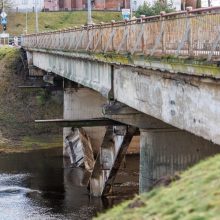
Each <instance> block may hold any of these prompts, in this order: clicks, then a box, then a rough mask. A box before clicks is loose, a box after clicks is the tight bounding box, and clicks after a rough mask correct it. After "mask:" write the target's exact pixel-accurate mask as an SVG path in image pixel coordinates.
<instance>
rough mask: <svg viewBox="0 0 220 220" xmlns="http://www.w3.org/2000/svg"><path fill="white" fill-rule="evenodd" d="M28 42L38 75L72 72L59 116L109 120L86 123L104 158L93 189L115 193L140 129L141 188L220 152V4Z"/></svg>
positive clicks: (35, 36) (32, 66)
mask: <svg viewBox="0 0 220 220" xmlns="http://www.w3.org/2000/svg"><path fill="white" fill-rule="evenodd" d="M22 47H23V48H24V49H25V50H26V51H27V58H28V64H29V69H30V76H36V75H38V76H42V77H44V79H46V81H47V82H50V83H51V84H53V83H54V78H55V77H56V76H59V77H62V78H64V79H65V80H64V121H62V120H61V121H59V122H58V121H55V123H61V122H64V123H63V126H65V123H66V124H67V122H68V125H70V124H71V123H70V122H71V121H74V120H75V123H76V120H84V121H85V120H87V119H89V121H93V120H94V121H96V122H97V118H99V120H98V121H99V124H98V123H97V124H93V125H91V124H90V125H91V126H90V125H88V123H85V125H84V126H83V124H82V126H81V127H85V131H86V133H87V134H88V136H89V137H90V138H91V142H92V146H93V153H94V155H95V159H96V160H95V164H93V165H92V167H93V168H94V169H93V173H92V175H91V180H90V187H91V193H92V194H93V195H103V194H106V193H108V192H109V190H110V188H111V185H112V183H113V181H114V178H115V174H116V173H117V170H118V168H119V166H120V163H121V161H122V159H123V156H124V155H125V153H126V150H127V147H128V145H129V144H130V142H131V141H132V137H133V136H134V135H136V134H137V130H140V155H141V156H140V158H141V161H140V192H143V191H145V190H148V189H149V188H150V187H151V186H152V184H153V183H154V182H155V180H156V179H158V178H160V177H161V176H163V175H167V174H172V173H174V172H175V171H178V170H181V169H184V168H186V167H187V166H188V165H189V164H193V163H195V162H196V161H198V160H199V159H201V158H203V157H204V155H206V156H207V155H211V154H214V153H216V152H219V151H220V148H219V146H218V145H219V144H220V126H219V125H220V88H219V76H220V68H219V66H220V7H212V8H204V9H197V10H191V8H188V9H187V10H186V11H181V12H175V13H170V14H165V13H163V12H162V13H161V14H160V15H159V16H152V17H141V18H139V19H135V20H130V21H122V22H114V21H112V22H111V23H108V24H104V23H102V24H97V25H88V26H82V27H80V28H78V27H75V28H70V29H65V30H59V31H53V32H44V33H39V34H31V35H25V36H23V37H22ZM36 68H37V69H36ZM40 70H42V71H40ZM48 79H49V80H48ZM103 117H104V119H105V120H106V119H111V123H109V121H108V123H107V124H105V122H104V121H102V120H101V118H103ZM66 120H67V121H66ZM100 120H101V121H102V123H100ZM47 122H50V123H51V121H47ZM114 122H115V123H114ZM118 123H120V124H118ZM78 124H79V123H78ZM95 125H96V127H94V126H95ZM104 125H106V126H105V127H103V126H104ZM73 127H75V126H73ZM71 132H72V131H71V128H64V137H68V136H69V135H70V133H71ZM64 154H67V153H66V152H65V150H64Z"/></svg>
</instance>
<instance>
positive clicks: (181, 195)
mask: <svg viewBox="0 0 220 220" xmlns="http://www.w3.org/2000/svg"><path fill="white" fill-rule="evenodd" d="M219 170H220V155H217V156H215V157H212V158H210V159H208V160H206V161H203V162H201V163H199V164H198V165H195V166H194V167H193V168H191V169H189V170H188V171H186V172H184V173H183V174H182V176H181V179H180V180H179V181H177V182H174V183H172V184H171V185H170V186H169V187H167V188H163V187H161V188H156V189H154V190H153V191H151V192H149V193H146V194H143V195H140V196H137V197H136V198H134V199H133V200H131V201H127V202H124V203H122V204H121V205H119V206H116V207H115V208H113V209H112V210H110V211H109V212H107V213H106V214H102V215H100V216H99V217H98V218H97V219H99V220H102V219H103V220H113V219H115V220H116V219H120V220H124V219H132V220H139V219H140V220H141V219H147V220H180V219H181V220H217V219H219V216H220V173H219Z"/></svg>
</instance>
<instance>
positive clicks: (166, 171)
mask: <svg viewBox="0 0 220 220" xmlns="http://www.w3.org/2000/svg"><path fill="white" fill-rule="evenodd" d="M219 152H220V147H219V145H216V144H213V143H212V142H210V141H207V140H205V139H203V138H200V137H198V136H195V135H193V134H191V133H189V132H186V131H182V130H179V129H171V130H170V129H141V130H140V176H139V192H140V193H143V192H146V191H149V190H150V189H151V188H152V186H153V185H154V184H166V183H167V182H169V181H171V179H170V178H172V176H173V175H175V174H178V172H180V171H183V170H185V169H187V168H188V167H190V166H192V165H194V164H195V163H197V162H198V161H199V160H201V159H205V158H207V157H209V156H212V155H215V154H216V153H219Z"/></svg>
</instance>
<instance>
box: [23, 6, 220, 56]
mask: <svg viewBox="0 0 220 220" xmlns="http://www.w3.org/2000/svg"><path fill="white" fill-rule="evenodd" d="M22 46H23V47H28V48H41V49H51V50H63V51H84V52H88V51H90V52H98V53H100V52H104V53H107V52H114V53H123V54H124V53H128V54H131V55H133V54H141V55H146V56H158V55H174V56H191V57H205V58H206V59H207V60H211V59H212V58H215V57H219V56H220V7H211V8H203V9H196V10H191V9H190V8H188V10H186V11H181V12H175V13H169V14H165V13H161V15H158V16H150V17H142V18H139V19H135V20H129V21H121V22H111V23H107V24H104V23H102V24H97V25H88V26H82V27H80V28H78V27H75V28H71V29H65V30H59V31H53V32H44V33H39V34H30V35H24V36H23V37H22Z"/></svg>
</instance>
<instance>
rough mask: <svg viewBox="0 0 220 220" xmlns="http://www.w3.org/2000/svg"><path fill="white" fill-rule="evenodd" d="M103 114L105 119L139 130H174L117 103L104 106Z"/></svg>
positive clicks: (159, 121)
mask: <svg viewBox="0 0 220 220" xmlns="http://www.w3.org/2000/svg"><path fill="white" fill-rule="evenodd" d="M103 114H104V116H105V117H106V118H109V119H112V120H115V121H119V122H121V123H124V124H127V125H131V126H135V127H138V128H140V129H161V130H163V129H172V130H175V128H174V127H172V126H171V125H169V124H166V123H164V122H162V121H161V120H158V119H156V118H154V117H151V116H149V115H146V114H144V113H142V112H139V111H137V110H135V109H133V108H131V107H129V106H127V105H125V104H123V103H120V102H117V101H112V102H110V103H109V104H106V105H104V107H103Z"/></svg>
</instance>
